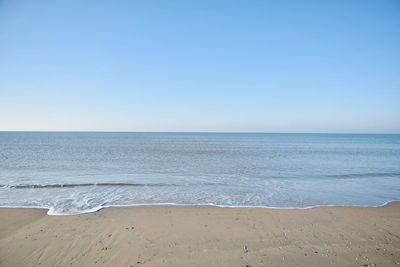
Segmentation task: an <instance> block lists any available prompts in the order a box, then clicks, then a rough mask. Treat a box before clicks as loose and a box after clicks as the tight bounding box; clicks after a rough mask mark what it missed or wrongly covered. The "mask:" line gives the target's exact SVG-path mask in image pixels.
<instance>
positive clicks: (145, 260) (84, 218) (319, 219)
mask: <svg viewBox="0 0 400 267" xmlns="http://www.w3.org/2000/svg"><path fill="white" fill-rule="evenodd" d="M46 212H47V210H42V209H11V208H2V209H0V217H1V221H0V266H127V267H129V266H280V267H283V266H328V265H332V266H400V202H392V203H390V204H388V205H386V206H384V207H379V208H362V207H320V208H312V209H306V210H290V209H268V208H218V207H205V206H198V207H184V206H143V207H128V208H108V209H104V210H101V211H99V212H95V213H89V214H82V215H73V216H49V215H47V214H46Z"/></svg>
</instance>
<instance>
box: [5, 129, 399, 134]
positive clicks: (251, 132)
mask: <svg viewBox="0 0 400 267" xmlns="http://www.w3.org/2000/svg"><path fill="white" fill-rule="evenodd" d="M24 132H25V133H188V134H191V133H192V134H354V135H355V134H362V135H374V134H375V135H400V132H264V131H102V130H0V133H24Z"/></svg>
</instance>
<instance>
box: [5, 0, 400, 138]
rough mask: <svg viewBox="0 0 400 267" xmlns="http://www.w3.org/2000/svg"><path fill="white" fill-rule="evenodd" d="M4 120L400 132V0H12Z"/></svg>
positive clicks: (70, 125)
mask: <svg viewBox="0 0 400 267" xmlns="http://www.w3.org/2000/svg"><path fill="white" fill-rule="evenodd" d="M0 130H73V131H91V130H95V131H223V132H229V131H234V132H242V131H244V132H252V131H256V132H356V133H360V132H361V133H372V132H374V133H375V132H376V133H400V1H398V0H383V1H369V0H365V1H364V0H363V1H361V0H359V1H354V0H350V1H340V0H339V1H305V0H304V1H301V0H300V1H299V0H293V1H183V0H182V1H147V0H146V1H144V0H143V1H50V0H49V1H7V0H3V1H0Z"/></svg>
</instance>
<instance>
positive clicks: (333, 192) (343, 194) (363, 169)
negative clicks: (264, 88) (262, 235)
mask: <svg viewBox="0 0 400 267" xmlns="http://www.w3.org/2000/svg"><path fill="white" fill-rule="evenodd" d="M394 199H400V135H350V134H349V135H347V134H344V135H340V134H225V133H61V132H51V133H50V132H49V133H39V132H37V133H34V132H0V206H11V207H17V206H18V207H20V206H23V207H46V208H50V213H52V214H76V213H82V212H88V211H93V210H97V209H99V208H101V207H107V206H118V205H137V204H159V203H171V204H214V205H222V206H269V207H309V206H315V205H366V206H370V205H374V206H375V205H381V204H384V203H385V202H387V201H390V200H394Z"/></svg>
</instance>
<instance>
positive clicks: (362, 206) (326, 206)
mask: <svg viewBox="0 0 400 267" xmlns="http://www.w3.org/2000/svg"><path fill="white" fill-rule="evenodd" d="M391 203H400V200H399V199H395V200H389V201H386V202H384V203H383V204H380V205H372V206H369V205H335V204H327V205H314V206H306V207H271V206H228V205H217V204H212V203H209V204H177V203H154V204H153V203H145V204H127V205H106V206H101V207H94V208H92V209H89V210H87V211H83V212H81V213H74V214H67V213H54V212H52V208H51V207H50V208H49V207H30V206H0V209H38V210H46V211H47V213H46V214H47V215H49V216H77V215H83V214H90V213H95V212H99V211H101V210H105V209H111V208H134V207H154V206H155V207H217V208H231V209H240V208H243V209H272V210H308V209H315V208H346V207H348V208H380V207H385V206H387V205H390V204H391Z"/></svg>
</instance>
